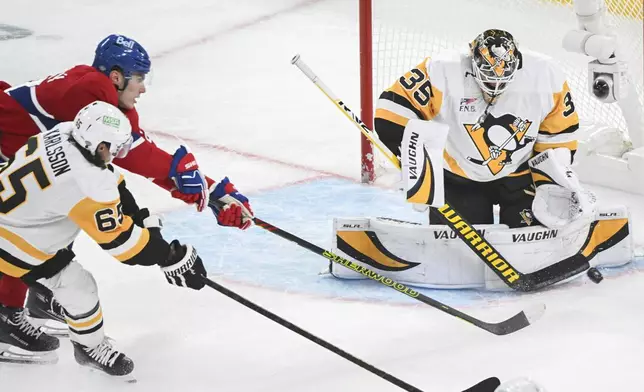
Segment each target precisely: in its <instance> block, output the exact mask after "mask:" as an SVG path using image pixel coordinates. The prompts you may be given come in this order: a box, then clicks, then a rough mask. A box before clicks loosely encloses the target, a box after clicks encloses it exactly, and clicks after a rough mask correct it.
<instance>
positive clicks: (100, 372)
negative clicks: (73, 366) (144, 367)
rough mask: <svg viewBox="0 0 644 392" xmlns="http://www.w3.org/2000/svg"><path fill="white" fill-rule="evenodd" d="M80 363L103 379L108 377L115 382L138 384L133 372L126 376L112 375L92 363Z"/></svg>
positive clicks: (82, 366)
mask: <svg viewBox="0 0 644 392" xmlns="http://www.w3.org/2000/svg"><path fill="white" fill-rule="evenodd" d="M78 365H79V366H80V367H81V368H82V369H84V370H86V371H87V372H88V373H90V374H93V375H96V376H97V377H102V378H103V379H106V380H111V381H114V382H123V383H126V384H136V383H137V381H138V380H137V379H136V377H135V376H134V374H133V373H130V374H126V375H124V376H112V375H110V374H107V373H105V372H104V371H103V370H101V369H98V368H96V367H94V366H92V365H81V364H78Z"/></svg>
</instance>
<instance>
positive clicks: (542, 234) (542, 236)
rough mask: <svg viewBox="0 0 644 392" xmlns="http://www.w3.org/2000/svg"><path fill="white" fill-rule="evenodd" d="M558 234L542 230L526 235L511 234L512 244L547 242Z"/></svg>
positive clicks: (553, 231) (554, 231)
mask: <svg viewBox="0 0 644 392" xmlns="http://www.w3.org/2000/svg"><path fill="white" fill-rule="evenodd" d="M558 233H559V231H558V230H544V231H538V232H536V233H528V234H525V233H524V234H512V242H531V241H541V240H549V239H551V238H555V237H556V236H557V234H558Z"/></svg>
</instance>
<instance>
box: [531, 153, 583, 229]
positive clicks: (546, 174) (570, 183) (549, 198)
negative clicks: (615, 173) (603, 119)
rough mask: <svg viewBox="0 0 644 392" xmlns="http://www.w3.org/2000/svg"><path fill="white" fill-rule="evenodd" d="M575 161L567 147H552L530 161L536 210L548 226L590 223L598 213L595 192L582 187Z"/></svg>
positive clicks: (557, 226)
mask: <svg viewBox="0 0 644 392" xmlns="http://www.w3.org/2000/svg"><path fill="white" fill-rule="evenodd" d="M571 162H572V158H571V152H570V150H569V149H567V148H555V149H548V150H546V151H544V152H542V153H540V154H539V155H537V156H535V157H534V158H532V159H530V161H529V165H530V169H531V171H532V179H533V181H534V185H535V187H536V191H535V196H534V201H533V202H532V213H533V214H534V216H535V218H537V220H539V222H541V224H542V225H544V226H546V227H549V228H561V227H563V226H566V225H568V224H571V223H573V222H580V223H588V222H589V221H590V220H592V219H594V217H595V203H596V198H595V195H594V194H593V193H592V192H590V191H587V190H585V189H583V188H582V186H581V184H580V183H579V179H578V178H577V175H576V174H575V172H574V171H573V170H572V168H571V167H570V164H571Z"/></svg>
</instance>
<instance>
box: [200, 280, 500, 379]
mask: <svg viewBox="0 0 644 392" xmlns="http://www.w3.org/2000/svg"><path fill="white" fill-rule="evenodd" d="M201 278H202V280H203V282H204V284H206V286H208V287H210V288H212V289H214V290H217V291H218V292H220V293H222V294H223V295H225V296H226V297H228V298H230V299H232V300H233V301H236V302H238V303H240V304H242V305H244V306H245V307H247V308H249V309H251V310H253V311H255V312H257V313H259V314H261V315H262V316H264V317H266V318H268V319H270V320H271V321H274V322H276V323H277V324H279V325H281V326H282V327H284V328H287V329H288V330H290V331H293V332H295V333H296V334H298V335H300V336H302V337H304V338H306V339H308V340H310V341H312V342H313V343H315V344H317V345H319V346H322V347H324V348H326V349H327V350H329V351H331V352H332V353H334V354H337V355H339V356H341V357H342V358H344V359H346V360H348V361H350V362H353V363H354V364H356V365H358V366H360V367H361V368H363V369H365V370H367V371H369V372H371V373H373V374H375V375H376V376H378V377H380V378H382V379H385V380H387V381H389V382H390V383H392V384H394V385H396V386H397V387H399V388H400V389H403V390H405V391H409V392H423V391H422V390H421V389H418V388H416V387H415V386H413V385H411V384H408V383H406V382H405V381H403V380H401V379H399V378H397V377H395V376H392V375H391V374H389V373H387V372H385V371H384V370H381V369H378V368H377V367H375V366H373V365H370V364H368V363H367V362H365V361H363V360H361V359H360V358H357V357H355V356H353V355H351V354H349V353H348V352H346V351H344V350H342V349H341V348H339V347H337V346H334V345H333V344H331V343H329V342H327V341H326V340H324V339H321V338H319V337H317V336H315V335H313V334H312V333H310V332H308V331H306V330H304V329H302V328H300V327H298V326H297V325H295V324H293V323H291V322H290V321H288V320H285V319H283V318H281V317H280V316H278V315H276V314H275V313H273V312H271V311H268V310H266V309H264V308H262V307H261V306H259V305H257V304H256V303H254V302H252V301H250V300H248V299H246V298H244V297H242V296H241V295H239V294H237V293H235V292H234V291H232V290H230V289H228V288H226V287H224V286H222V285H220V284H219V283H216V282H215V281H213V280H211V279H208V278H207V277H205V276H202V277H201ZM498 385H499V379H498V378H496V377H490V378H487V379H485V380H483V381H481V382H479V383H478V384H476V385H474V386H473V387H471V388H468V389H466V390H465V391H463V392H493V391H494V388H496V387H497V386H498Z"/></svg>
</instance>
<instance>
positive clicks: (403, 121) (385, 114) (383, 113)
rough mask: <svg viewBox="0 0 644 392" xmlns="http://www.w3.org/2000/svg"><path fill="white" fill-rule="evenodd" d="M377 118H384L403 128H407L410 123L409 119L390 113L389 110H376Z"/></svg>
mask: <svg viewBox="0 0 644 392" xmlns="http://www.w3.org/2000/svg"><path fill="white" fill-rule="evenodd" d="M376 118H382V119H384V120H387V121H391V122H392V123H394V124H398V125H400V126H403V127H405V126H407V123H408V122H409V119H408V118H405V117H403V116H401V115H399V114H396V113H394V112H390V111H389V110H387V109H376Z"/></svg>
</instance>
